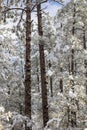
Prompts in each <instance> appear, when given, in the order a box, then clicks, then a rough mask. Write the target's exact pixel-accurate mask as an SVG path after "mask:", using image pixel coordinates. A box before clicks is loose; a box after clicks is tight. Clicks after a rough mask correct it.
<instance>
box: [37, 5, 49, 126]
mask: <svg viewBox="0 0 87 130" xmlns="http://www.w3.org/2000/svg"><path fill="white" fill-rule="evenodd" d="M37 17H38V33H39V35H40V36H41V37H42V36H43V30H42V14H41V4H38V5H37ZM39 53H40V70H41V88H42V109H43V125H44V126H46V124H47V122H48V120H49V117H48V101H47V85H46V72H45V56H44V41H43V40H40V41H39Z"/></svg>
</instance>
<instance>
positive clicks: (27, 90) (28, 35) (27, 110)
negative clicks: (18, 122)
mask: <svg viewBox="0 0 87 130" xmlns="http://www.w3.org/2000/svg"><path fill="white" fill-rule="evenodd" d="M26 5H27V7H26V63H25V115H26V116H27V117H29V118H30V119H31V60H30V50H31V10H30V5H31V0H27V1H26ZM25 129H26V130H31V128H29V127H28V126H27V124H26V128H25Z"/></svg>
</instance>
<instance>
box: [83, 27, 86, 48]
mask: <svg viewBox="0 0 87 130" xmlns="http://www.w3.org/2000/svg"><path fill="white" fill-rule="evenodd" d="M83 48H84V49H86V37H85V27H84V26H83Z"/></svg>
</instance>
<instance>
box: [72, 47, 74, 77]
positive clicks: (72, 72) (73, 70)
mask: <svg viewBox="0 0 87 130" xmlns="http://www.w3.org/2000/svg"><path fill="white" fill-rule="evenodd" d="M71 52H72V54H71V72H72V75H74V49H72V51H71Z"/></svg>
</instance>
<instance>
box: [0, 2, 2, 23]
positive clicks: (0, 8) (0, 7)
mask: <svg viewBox="0 0 87 130" xmlns="http://www.w3.org/2000/svg"><path fill="white" fill-rule="evenodd" d="M1 3H2V1H1V0H0V21H1V19H2V18H1V17H2V15H1V10H2V6H1Z"/></svg>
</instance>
